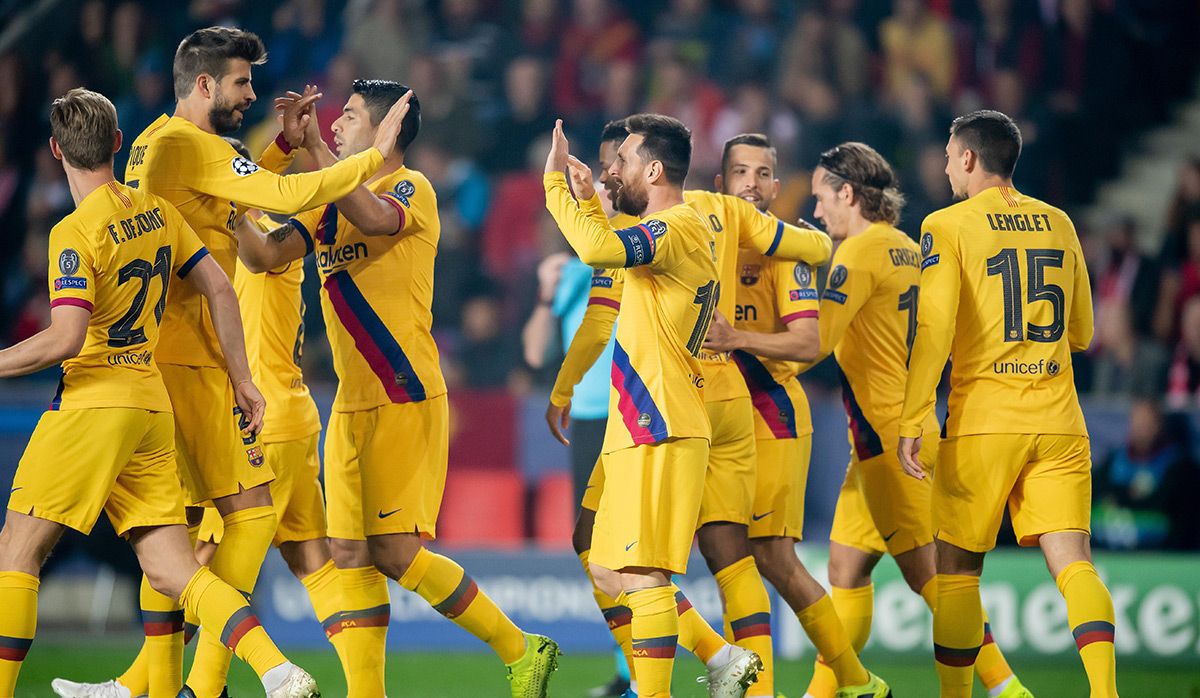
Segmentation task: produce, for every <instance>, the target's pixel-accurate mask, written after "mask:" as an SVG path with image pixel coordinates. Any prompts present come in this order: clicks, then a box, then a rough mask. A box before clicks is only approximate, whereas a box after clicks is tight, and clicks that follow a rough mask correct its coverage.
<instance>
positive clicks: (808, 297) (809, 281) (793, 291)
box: [770, 261, 821, 325]
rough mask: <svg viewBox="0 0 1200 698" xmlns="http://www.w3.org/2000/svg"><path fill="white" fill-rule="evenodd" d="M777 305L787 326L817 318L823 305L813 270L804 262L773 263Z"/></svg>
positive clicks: (780, 316) (781, 318)
mask: <svg viewBox="0 0 1200 698" xmlns="http://www.w3.org/2000/svg"><path fill="white" fill-rule="evenodd" d="M770 264H771V267H772V272H773V273H772V275H773V277H774V281H775V303H776V307H777V308H779V319H780V321H781V322H782V323H783V324H784V325H786V324H788V323H789V322H792V321H793V320H802V319H804V318H816V317H817V313H818V309H819V308H820V305H821V300H820V297H819V296H818V295H817V279H816V274H815V273H814V272H813V268H812V267H811V266H809V265H808V264H806V263H804V262H787V261H772V262H771V263H770Z"/></svg>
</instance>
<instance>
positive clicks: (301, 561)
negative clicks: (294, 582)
mask: <svg viewBox="0 0 1200 698" xmlns="http://www.w3.org/2000/svg"><path fill="white" fill-rule="evenodd" d="M279 555H280V557H282V558H283V561H284V563H286V564H287V566H288V569H289V570H291V573H292V574H293V575H295V577H296V579H304V578H305V577H307V576H308V575H310V574H312V573H313V572H316V571H317V570H319V569H321V568H322V567H324V566H325V563H326V562H327V561H328V560H329V559H330V550H329V546H328V544H327V543H326V542H325V539H324V538H316V539H313V540H302V541H287V542H285V543H281V544H280V545H279Z"/></svg>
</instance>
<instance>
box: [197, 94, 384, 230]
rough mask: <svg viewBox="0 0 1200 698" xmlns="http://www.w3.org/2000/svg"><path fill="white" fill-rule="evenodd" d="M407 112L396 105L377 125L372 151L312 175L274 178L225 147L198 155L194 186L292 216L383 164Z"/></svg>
mask: <svg viewBox="0 0 1200 698" xmlns="http://www.w3.org/2000/svg"><path fill="white" fill-rule="evenodd" d="M407 112H408V101H407V100H404V99H401V100H399V101H397V102H396V104H394V105H393V106H392V108H391V110H389V111H388V113H387V115H386V116H385V117H384V118H383V120H382V121H381V122H380V124H379V129H378V130H377V131H376V134H375V144H374V145H373V146H372V147H370V148H367V149H366V150H365V151H363V152H361V153H358V154H356V155H352V156H350V157H348V158H346V159H345V160H342V161H340V162H337V163H335V164H334V165H333V166H332V167H327V168H325V169H323V170H318V171H316V172H303V173H299V174H290V175H278V174H275V173H274V172H270V171H268V170H265V169H262V168H260V167H258V166H257V165H254V164H253V163H249V162H246V161H245V160H244V159H243V158H241V157H240V156H235V157H233V158H230V157H229V153H230V152H231V151H230V150H229V149H228V148H220V149H214V150H213V151H210V152H199V153H197V154H196V155H197V157H199V158H201V161H200V163H199V165H200V166H199V168H198V169H197V170H196V177H195V181H194V183H193V187H194V188H195V189H197V190H199V191H201V192H204V193H205V194H209V195H210V196H215V197H217V198H220V199H228V200H230V201H236V202H238V203H239V204H241V205H242V206H244V207H248V208H259V209H262V210H264V211H270V212H273V213H284V214H291V213H295V212H296V211H303V210H306V209H309V208H313V207H314V206H320V205H321V204H327V203H330V202H332V201H336V200H337V199H340V198H342V197H344V196H346V195H347V194H349V193H350V192H351V191H353V190H354V188H355V187H357V186H358V185H360V184H362V183H363V182H365V181H366V180H367V179H368V178H369V177H370V176H371V175H373V174H375V172H376V171H377V170H378V169H379V168H380V166H381V165H383V161H384V160H385V159H386V158H387V156H389V155H390V154H391V153H392V150H393V149H394V148H395V146H396V136H397V135H399V133H400V123H401V120H402V119H403V118H404V114H405V113H407Z"/></svg>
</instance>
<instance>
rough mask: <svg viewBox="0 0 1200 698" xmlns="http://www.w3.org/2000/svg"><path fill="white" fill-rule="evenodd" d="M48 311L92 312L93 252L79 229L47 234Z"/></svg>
mask: <svg viewBox="0 0 1200 698" xmlns="http://www.w3.org/2000/svg"><path fill="white" fill-rule="evenodd" d="M49 262H50V268H49V274H48V275H47V278H48V279H49V282H50V307H51V308H54V307H57V306H60V305H74V306H77V307H80V308H85V309H87V310H89V311H91V310H92V308H93V306H94V302H95V299H96V250H95V248H94V243H93V242H91V241H90V240H88V239H87V238H86V237H85V236H84V235H83V234H82V233H81V232H80V231H79V229H78V228H76V227H74V226H72V225H61V224H60V225H58V226H55V227H54V229H53V230H51V231H50V251H49Z"/></svg>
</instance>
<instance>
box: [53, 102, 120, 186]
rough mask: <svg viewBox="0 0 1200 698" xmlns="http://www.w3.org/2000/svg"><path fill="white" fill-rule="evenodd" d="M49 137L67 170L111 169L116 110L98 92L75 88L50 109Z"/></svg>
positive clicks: (115, 132) (115, 130)
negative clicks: (66, 165)
mask: <svg viewBox="0 0 1200 698" xmlns="http://www.w3.org/2000/svg"><path fill="white" fill-rule="evenodd" d="M50 134H51V135H52V136H54V140H55V142H56V143H58V148H59V150H61V151H62V156H63V159H65V160H66V161H67V163H68V164H69V165H71V167H75V168H78V169H81V170H89V171H93V170H98V169H100V168H101V167H104V166H105V165H106V164H107V165H108V166H109V167H110V168H111V167H112V159H113V145H114V144H115V143H116V139H117V108H116V107H114V106H113V103H112V102H110V101H108V98H107V97H105V96H104V95H102V94H100V93H99V92H92V91H91V90H85V89H84V88H82V87H76V88H75V89H73V90H71V91H69V92H67V93H66V94H65V95H63V96H62V97H59V98H58V99H56V100H54V102H53V103H52V104H51V105H50Z"/></svg>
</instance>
